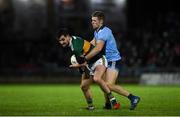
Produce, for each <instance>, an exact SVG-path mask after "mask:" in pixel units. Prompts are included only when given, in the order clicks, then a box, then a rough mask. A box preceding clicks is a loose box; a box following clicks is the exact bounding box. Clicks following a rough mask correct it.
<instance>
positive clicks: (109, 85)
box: [106, 82, 114, 90]
mask: <svg viewBox="0 0 180 117" xmlns="http://www.w3.org/2000/svg"><path fill="white" fill-rule="evenodd" d="M106 85H107V86H108V87H109V89H110V90H111V89H112V88H113V85H114V84H113V83H110V82H106Z"/></svg>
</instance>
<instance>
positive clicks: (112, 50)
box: [94, 26, 121, 62]
mask: <svg viewBox="0 0 180 117" xmlns="http://www.w3.org/2000/svg"><path fill="white" fill-rule="evenodd" d="M94 38H95V40H96V41H97V40H103V41H104V42H105V55H106V58H107V61H108V62H110V61H117V60H120V59H121V56H120V53H119V51H118V49H117V45H116V40H115V38H114V36H113V34H112V31H111V29H109V28H108V27H106V26H103V27H101V28H100V29H99V30H98V31H95V32H94Z"/></svg>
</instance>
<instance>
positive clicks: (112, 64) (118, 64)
mask: <svg viewBox="0 0 180 117" xmlns="http://www.w3.org/2000/svg"><path fill="white" fill-rule="evenodd" d="M120 67H121V60H117V61H109V62H108V68H110V69H113V70H116V71H118V72H119V70H120Z"/></svg>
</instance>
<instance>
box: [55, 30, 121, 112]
mask: <svg viewBox="0 0 180 117" xmlns="http://www.w3.org/2000/svg"><path fill="white" fill-rule="evenodd" d="M56 38H57V40H58V42H59V44H60V45H62V46H63V47H70V48H71V50H72V52H73V54H75V56H76V59H77V61H78V63H79V64H75V65H74V64H73V65H70V67H75V68H78V67H81V68H83V67H85V68H86V69H87V68H88V69H89V70H90V78H87V75H86V73H87V72H83V73H82V78H81V85H80V86H81V89H82V91H83V93H84V96H85V98H86V101H87V104H88V107H87V109H89V110H93V109H94V106H93V101H92V95H91V92H90V85H91V83H92V82H93V81H94V82H96V83H97V84H98V85H99V86H100V88H101V89H102V91H103V92H104V93H106V94H107V95H108V98H109V100H110V102H111V104H112V106H113V108H114V109H119V108H120V104H119V103H118V102H117V101H116V98H115V97H114V96H113V95H112V93H111V91H110V89H109V88H108V86H107V85H106V83H105V81H104V80H103V79H102V77H103V74H104V73H105V71H106V67H107V60H106V58H105V57H104V56H103V52H101V53H99V54H97V55H96V56H94V57H93V58H91V59H90V60H88V61H87V64H84V65H82V64H81V63H84V61H82V60H81V56H85V55H86V54H88V53H89V52H90V51H91V50H92V49H93V48H94V46H93V45H92V44H90V42H88V41H86V40H83V39H82V38H80V37H77V36H72V35H71V34H70V32H69V30H68V29H61V30H59V31H58V33H57V37H56ZM80 64H81V65H80ZM83 69H84V68H83Z"/></svg>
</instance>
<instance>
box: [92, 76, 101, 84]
mask: <svg viewBox="0 0 180 117" xmlns="http://www.w3.org/2000/svg"><path fill="white" fill-rule="evenodd" d="M93 80H94V82H96V83H98V84H100V83H101V78H98V77H94V78H93Z"/></svg>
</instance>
